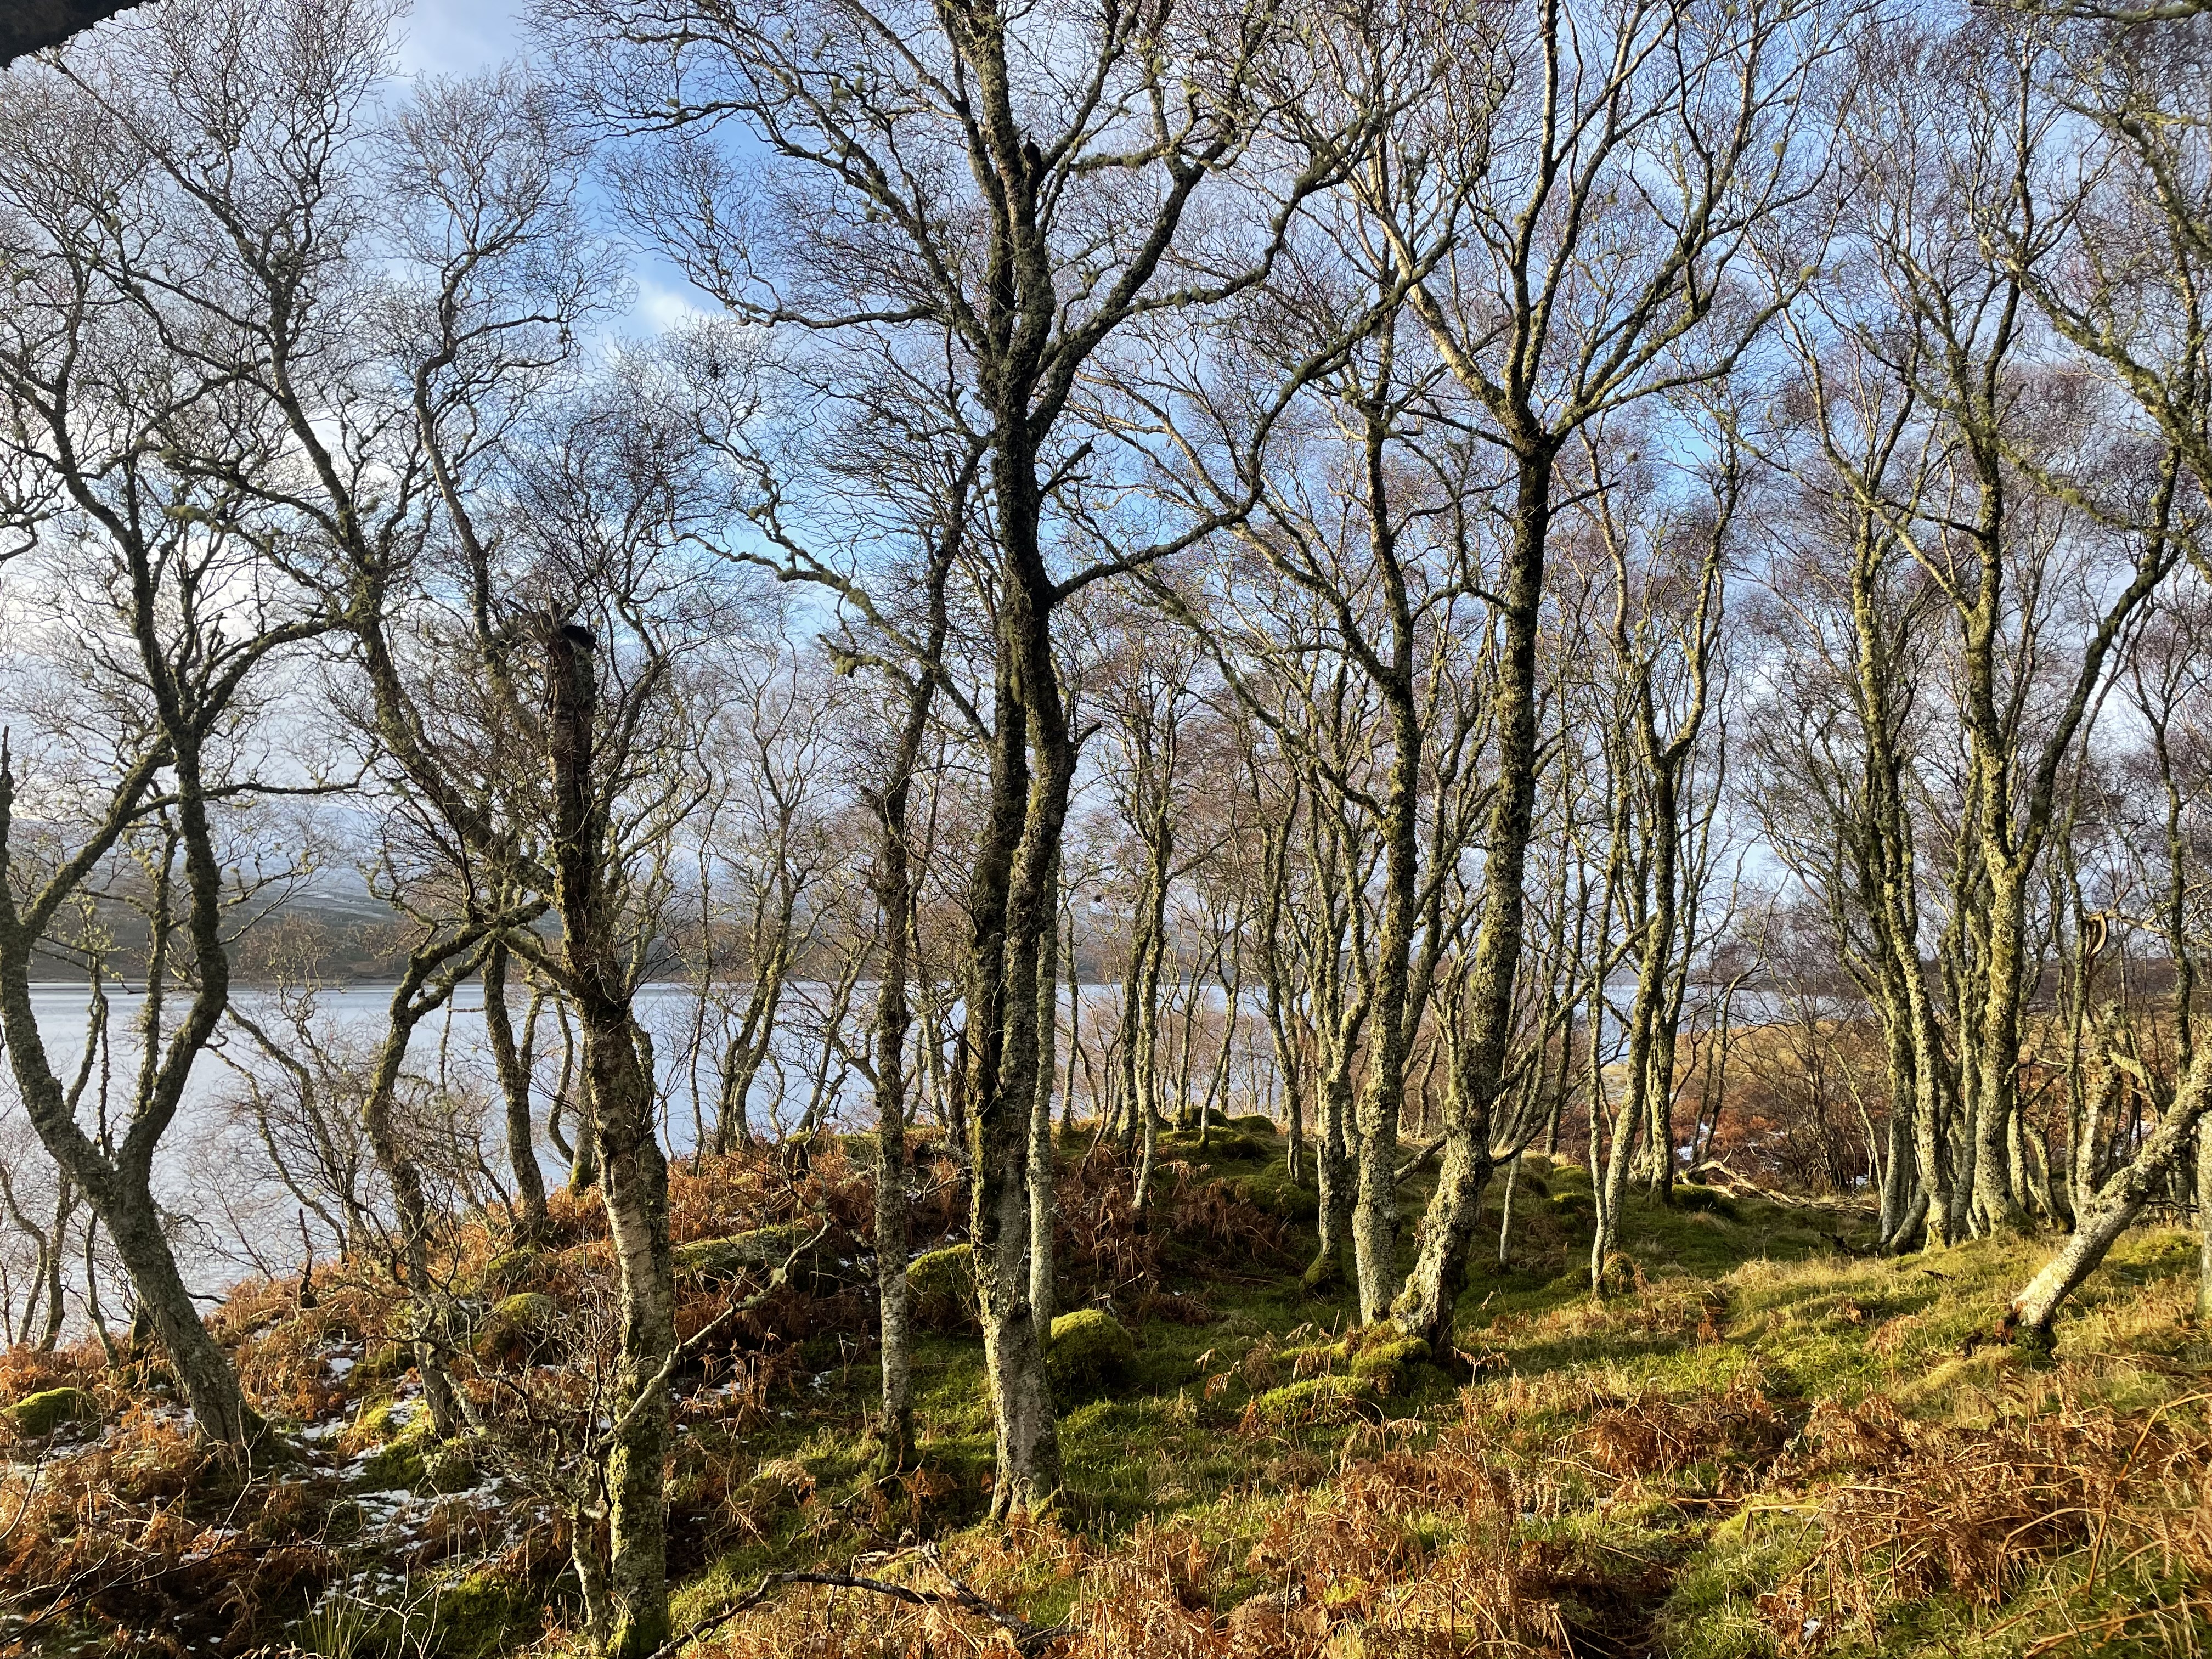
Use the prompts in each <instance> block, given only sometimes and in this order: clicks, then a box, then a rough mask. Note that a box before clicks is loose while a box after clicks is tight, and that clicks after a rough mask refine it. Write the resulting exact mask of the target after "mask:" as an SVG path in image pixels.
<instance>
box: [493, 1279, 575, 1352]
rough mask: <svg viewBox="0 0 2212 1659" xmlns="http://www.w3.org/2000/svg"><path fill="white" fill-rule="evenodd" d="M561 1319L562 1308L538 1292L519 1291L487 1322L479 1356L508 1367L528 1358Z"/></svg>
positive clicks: (498, 1306)
mask: <svg viewBox="0 0 2212 1659" xmlns="http://www.w3.org/2000/svg"><path fill="white" fill-rule="evenodd" d="M560 1317H561V1304H559V1303H557V1302H556V1301H555V1300H554V1299H553V1298H552V1297H550V1296H547V1295H545V1294H544V1293H543V1292H542V1291H516V1292H515V1293H514V1294H513V1296H510V1297H506V1298H505V1299H504V1300H502V1301H501V1303H500V1304H498V1305H497V1306H496V1307H495V1308H493V1309H492V1310H491V1312H490V1314H489V1316H487V1317H486V1318H485V1320H484V1324H483V1331H482V1332H481V1333H480V1334H478V1336H477V1354H478V1356H479V1357H481V1358H485V1359H493V1360H500V1361H504V1362H507V1363H510V1364H511V1363H513V1362H515V1361H519V1360H523V1359H526V1358H529V1357H530V1356H531V1355H532V1353H533V1352H536V1350H537V1348H538V1345H539V1344H540V1343H542V1342H543V1341H544V1340H545V1338H546V1336H547V1335H548V1334H550V1332H551V1330H552V1329H553V1327H554V1325H555V1323H556V1322H557V1321H558V1320H559V1319H560Z"/></svg>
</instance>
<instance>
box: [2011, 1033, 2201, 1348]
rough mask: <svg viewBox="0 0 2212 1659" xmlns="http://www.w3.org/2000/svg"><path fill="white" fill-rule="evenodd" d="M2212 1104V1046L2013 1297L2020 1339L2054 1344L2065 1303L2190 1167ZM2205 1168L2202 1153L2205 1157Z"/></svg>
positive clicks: (2015, 1329) (2013, 1326)
mask: <svg viewBox="0 0 2212 1659" xmlns="http://www.w3.org/2000/svg"><path fill="white" fill-rule="evenodd" d="M2208 1106H2212V1047H2207V1048H2203V1049H2202V1050H2201V1051H2200V1052H2199V1053H2198V1054H2197V1058H2196V1059H2195V1060H2193V1061H2192V1062H2191V1065H2190V1067H2189V1072H2188V1075H2187V1076H2186V1077H2185V1078H2184V1079H2183V1080H2182V1085H2181V1089H2180V1091H2179V1094H2178V1095H2177V1096H2176V1097H2175V1099H2174V1102H2173V1104H2172V1106H2171V1107H2169V1108H2168V1109H2166V1115H2165V1116H2164V1117H2162V1118H2160V1120H2159V1123H2158V1127H2156V1128H2154V1129H2153V1130H2152V1131H2151V1132H2150V1133H2148V1135H2146V1136H2145V1137H2144V1138H2143V1141H2142V1146H2140V1147H2138V1148H2137V1149H2136V1155H2135V1157H2134V1158H2132V1159H2130V1161H2129V1163H2128V1164H2127V1165H2126V1166H2125V1167H2124V1168H2123V1169H2121V1170H2117V1171H2115V1172H2114V1173H2113V1175H2112V1177H2111V1178H2110V1179H2109V1180H2107V1181H2106V1182H2105V1184H2104V1185H2103V1186H2102V1187H2101V1188H2099V1189H2098V1190H2097V1193H2096V1195H2095V1196H2094V1197H2093V1199H2092V1200H2090V1202H2088V1203H2087V1204H2086V1205H2085V1206H2082V1211H2081V1214H2080V1215H2079V1216H2077V1217H2076V1218H2075V1224H2074V1231H2073V1233H2072V1235H2071V1236H2070V1237H2069V1238H2068V1239H2067V1241H2066V1243H2064V1244H2063V1245H2061V1246H2060V1247H2059V1249H2058V1253H2057V1255H2054V1256H2052V1257H2051V1260H2050V1261H2047V1262H2045V1264H2044V1266H2043V1267H2042V1270H2041V1271H2040V1272H2039V1273H2037V1274H2036V1275H2035V1277H2034V1278H2033V1279H2030V1280H2028V1282H2027V1286H2026V1287H2025V1288H2024V1289H2022V1290H2021V1292H2020V1294H2019V1295H2018V1296H2016V1297H2014V1298H2013V1302H2012V1307H2011V1310H2009V1311H2008V1313H2007V1315H2006V1316H2005V1322H2006V1324H2007V1326H2008V1328H2011V1330H2012V1332H2013V1334H2014V1335H2015V1340H2020V1341H2022V1342H2027V1343H2030V1344H2035V1345H2044V1346H2047V1345H2048V1344H2049V1342H2050V1340H2051V1321H2052V1320H2053V1319H2054V1318H2055V1317H2056V1316H2057V1312H2058V1310H2059V1307H2060V1305H2061V1304H2063V1303H2064V1301H2065V1300H2066V1298H2067V1297H2069V1296H2071V1295H2072V1294H2073V1293H2074V1291H2076V1290H2077V1289H2079V1288H2080V1287H2081V1283H2082V1281H2083V1280H2084V1279H2087V1278H2088V1277H2089V1275H2090V1274H2091V1273H2094V1272H2096V1271H2097V1269H2098V1267H2100V1265H2102V1263H2103V1261H2104V1260H2105V1255H2106V1252H2107V1251H2109V1250H2110V1249H2112V1246H2113V1244H2114V1243H2117V1242H2118V1239H2119V1237H2120V1235H2121V1234H2123V1233H2124V1232H2125V1231H2127V1230H2128V1229H2129V1228H2130V1226H2132V1225H2134V1223H2135V1220H2136V1217H2137V1216H2138V1215H2140V1214H2142V1210H2143V1206H2145V1205H2147V1204H2148V1203H2149V1202H2150V1200H2152V1199H2153V1198H2154V1197H2156V1196H2157V1195H2158V1194H2159V1193H2160V1190H2161V1189H2163V1188H2165V1187H2166V1185H2167V1183H2168V1182H2170V1181H2171V1180H2172V1177H2173V1175H2174V1173H2175V1172H2176V1171H2177V1170H2179V1169H2181V1168H2182V1167H2183V1160H2184V1158H2185V1154H2186V1153H2187V1152H2188V1150H2189V1147H2190V1146H2191V1141H2192V1138H2193V1137H2194V1136H2195V1135H2196V1134H2197V1127H2198V1125H2199V1123H2200V1122H2201V1121H2203V1117H2204V1115H2205V1110H2206V1108H2207V1107H2208ZM2199 1159H2200V1161H2199V1169H2200V1170H2202V1167H2203V1164H2202V1154H2200V1155H2199Z"/></svg>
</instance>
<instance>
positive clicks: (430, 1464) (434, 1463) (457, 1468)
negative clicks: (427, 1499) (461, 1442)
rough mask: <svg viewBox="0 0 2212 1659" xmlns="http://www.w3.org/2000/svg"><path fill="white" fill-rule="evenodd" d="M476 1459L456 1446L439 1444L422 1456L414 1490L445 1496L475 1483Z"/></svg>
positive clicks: (462, 1490)
mask: <svg viewBox="0 0 2212 1659" xmlns="http://www.w3.org/2000/svg"><path fill="white" fill-rule="evenodd" d="M477 1479H478V1471H477V1461H476V1459H475V1458H473V1457H471V1456H470V1455H468V1454H467V1453H466V1452H465V1451H463V1450H461V1449H459V1447H456V1446H441V1447H440V1448H438V1449H436V1450H435V1451H432V1452H428V1453H426V1454H425V1455H423V1458H422V1480H420V1481H419V1482H418V1483H417V1484H416V1487H415V1490H416V1491H417V1492H427V1493H432V1494H435V1495H436V1496H439V1497H446V1496H449V1495H450V1494H452V1493H453V1492H466V1491H468V1490H469V1489H470V1488H471V1487H472V1486H475V1485H476V1484H477Z"/></svg>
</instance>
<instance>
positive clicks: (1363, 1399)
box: [1245, 1376, 1382, 1434]
mask: <svg viewBox="0 0 2212 1659" xmlns="http://www.w3.org/2000/svg"><path fill="white" fill-rule="evenodd" d="M1381 1392H1382V1391H1381V1389H1378V1388H1377V1387H1376V1383H1375V1380H1374V1378H1372V1377H1368V1376H1309V1377H1306V1378H1304V1379H1303V1380H1301V1381H1299V1382H1296V1383H1285V1384H1283V1386H1282V1387H1281V1388H1279V1389H1268V1390H1267V1392H1266V1393H1265V1394H1262V1395H1257V1396H1255V1398H1254V1400H1253V1401H1252V1403H1251V1404H1250V1405H1249V1407H1246V1408H1245V1409H1246V1412H1247V1413H1248V1415H1249V1419H1250V1420H1251V1422H1252V1424H1253V1425H1254V1426H1255V1427H1257V1428H1261V1429H1265V1430H1267V1431H1270V1432H1273V1433H1277V1434H1280V1433H1284V1432H1285V1431H1290V1430H1293V1429H1304V1428H1324V1427H1328V1426H1329V1425H1334V1424H1338V1423H1342V1422H1345V1421H1347V1420H1348V1419H1351V1418H1352V1417H1354V1416H1357V1415H1358V1412H1359V1408H1360V1407H1362V1406H1363V1405H1365V1404H1366V1403H1368V1402H1369V1401H1372V1400H1373V1399H1374V1398H1375V1397H1376V1395H1378V1394H1379V1393H1381Z"/></svg>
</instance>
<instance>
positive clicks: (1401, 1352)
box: [1351, 1326, 1429, 1395]
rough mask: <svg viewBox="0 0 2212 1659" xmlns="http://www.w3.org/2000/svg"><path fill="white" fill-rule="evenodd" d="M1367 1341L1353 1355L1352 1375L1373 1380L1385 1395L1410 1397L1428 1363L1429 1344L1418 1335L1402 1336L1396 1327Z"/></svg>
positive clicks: (1387, 1328)
mask: <svg viewBox="0 0 2212 1659" xmlns="http://www.w3.org/2000/svg"><path fill="white" fill-rule="evenodd" d="M1384 1330H1385V1331H1386V1332H1387V1333H1388V1334H1384V1335H1382V1336H1381V1337H1380V1338H1379V1340H1370V1341H1368V1342H1367V1343H1366V1344H1365V1345H1364V1346H1361V1347H1360V1348H1359V1350H1358V1352H1356V1353H1354V1354H1353V1355H1352V1366H1351V1370H1352V1376H1361V1377H1365V1378H1367V1379H1369V1380H1370V1381H1371V1382H1372V1383H1374V1384H1375V1387H1376V1390H1377V1391H1378V1392H1380V1393H1383V1394H1390V1395H1398V1394H1410V1393H1412V1392H1413V1390H1414V1389H1416V1388H1418V1387H1419V1383H1420V1382H1421V1380H1422V1378H1421V1376H1420V1373H1421V1372H1422V1371H1423V1370H1426V1369H1427V1367H1428V1364H1429V1345H1428V1344H1427V1343H1425V1342H1424V1341H1422V1340H1421V1339H1420V1338H1419V1337H1418V1336H1401V1335H1399V1334H1397V1333H1396V1329H1395V1327H1389V1326H1386V1327H1384Z"/></svg>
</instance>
